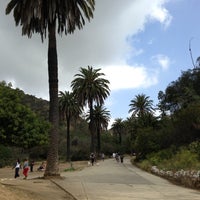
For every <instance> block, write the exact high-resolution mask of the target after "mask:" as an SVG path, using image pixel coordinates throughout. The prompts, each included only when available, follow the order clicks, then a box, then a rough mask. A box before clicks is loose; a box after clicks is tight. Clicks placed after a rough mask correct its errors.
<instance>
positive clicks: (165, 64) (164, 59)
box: [152, 54, 171, 70]
mask: <svg viewBox="0 0 200 200" xmlns="http://www.w3.org/2000/svg"><path fill="white" fill-rule="evenodd" d="M152 60H154V61H155V62H156V63H158V64H159V65H160V66H161V68H162V69H163V70H167V69H168V68H169V65H170V62H171V61H170V59H169V57H168V56H166V55H162V54H158V55H156V56H153V57H152Z"/></svg>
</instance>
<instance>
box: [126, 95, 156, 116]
mask: <svg viewBox="0 0 200 200" xmlns="http://www.w3.org/2000/svg"><path fill="white" fill-rule="evenodd" d="M129 106H130V107H131V108H130V110H129V113H131V112H132V116H138V117H141V116H143V115H144V114H146V113H153V112H154V108H153V101H152V100H150V99H149V96H146V95H145V94H138V95H136V96H135V98H134V99H132V100H131V103H130V104H129Z"/></svg>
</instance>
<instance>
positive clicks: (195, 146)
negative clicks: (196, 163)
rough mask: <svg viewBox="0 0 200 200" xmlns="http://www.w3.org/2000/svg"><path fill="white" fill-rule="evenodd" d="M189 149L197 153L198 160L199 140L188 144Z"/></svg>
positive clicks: (199, 152)
mask: <svg viewBox="0 0 200 200" xmlns="http://www.w3.org/2000/svg"><path fill="white" fill-rule="evenodd" d="M189 150H190V151H191V152H192V153H196V154H197V155H198V158H199V160H200V141H194V142H192V143H191V144H190V145H189Z"/></svg>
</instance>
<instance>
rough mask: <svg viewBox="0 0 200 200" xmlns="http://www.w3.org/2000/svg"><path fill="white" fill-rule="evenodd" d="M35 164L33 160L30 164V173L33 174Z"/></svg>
mask: <svg viewBox="0 0 200 200" xmlns="http://www.w3.org/2000/svg"><path fill="white" fill-rule="evenodd" d="M34 164H35V162H34V160H32V162H31V164H30V172H33V166H34Z"/></svg>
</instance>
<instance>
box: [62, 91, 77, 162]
mask: <svg viewBox="0 0 200 200" xmlns="http://www.w3.org/2000/svg"><path fill="white" fill-rule="evenodd" d="M59 108H60V111H61V112H62V113H63V114H64V116H65V118H66V122H67V161H70V123H71V120H73V119H77V118H78V116H79V114H80V113H81V108H80V106H79V104H78V102H77V100H76V98H75V96H74V93H72V92H71V93H70V92H67V91H65V92H60V93H59Z"/></svg>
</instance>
